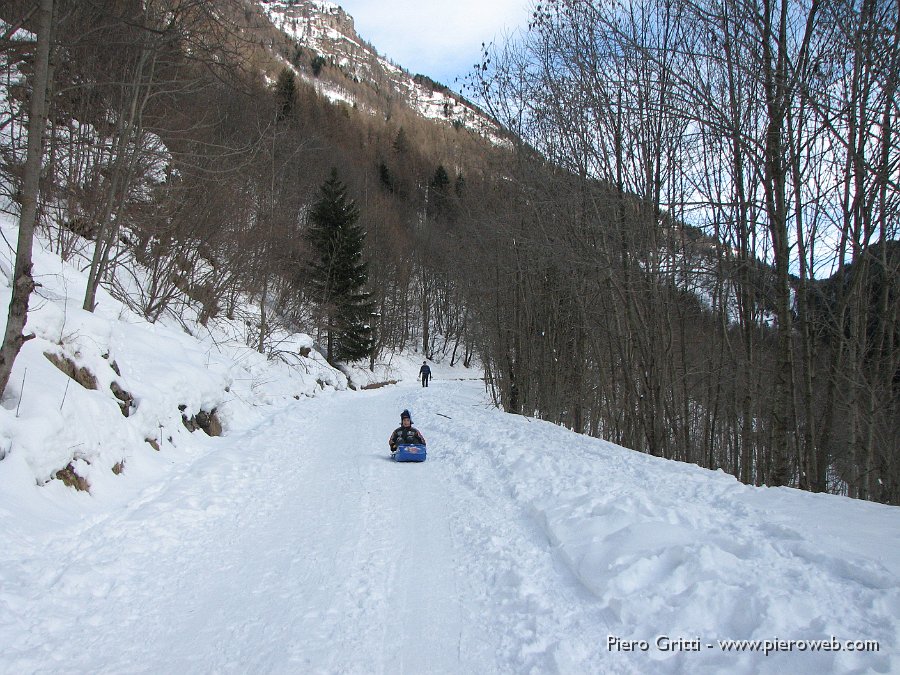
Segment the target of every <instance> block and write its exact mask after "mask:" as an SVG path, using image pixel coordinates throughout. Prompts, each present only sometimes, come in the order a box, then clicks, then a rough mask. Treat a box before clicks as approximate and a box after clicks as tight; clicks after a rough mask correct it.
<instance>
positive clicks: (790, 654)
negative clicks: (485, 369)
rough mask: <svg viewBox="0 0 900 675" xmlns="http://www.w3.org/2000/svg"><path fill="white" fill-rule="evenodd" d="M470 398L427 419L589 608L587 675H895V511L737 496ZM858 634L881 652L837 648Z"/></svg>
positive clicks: (898, 589) (694, 470)
mask: <svg viewBox="0 0 900 675" xmlns="http://www.w3.org/2000/svg"><path fill="white" fill-rule="evenodd" d="M475 403H476V401H474V400H473V401H471V405H470V407H469V410H468V411H467V412H466V414H464V415H462V416H460V417H454V420H453V421H452V422H451V421H447V420H445V419H442V418H435V421H436V424H437V425H439V426H440V428H441V429H442V431H443V432H444V433H445V434H446V435H447V436H448V438H449V439H450V442H451V445H454V446H455V445H459V446H462V447H466V448H467V455H469V456H467V457H465V458H459V463H458V467H457V468H458V470H459V471H460V472H462V473H463V474H468V475H469V480H470V481H471V482H472V484H473V485H476V486H478V489H484V490H487V489H494V490H496V489H503V490H507V491H508V493H509V496H510V498H511V499H512V500H514V501H515V503H516V504H518V506H519V507H520V509H521V513H522V514H524V517H526V518H527V519H528V520H530V521H531V522H532V523H534V525H535V527H537V528H538V529H539V531H540V532H541V533H542V534H543V535H544V536H545V537H546V541H547V545H548V547H549V548H550V549H551V550H552V551H553V553H554V556H555V557H556V558H557V559H558V561H559V562H560V564H561V565H563V566H564V567H565V568H566V569H567V570H569V572H570V573H571V574H572V576H573V577H574V578H575V579H576V580H577V581H578V583H579V584H580V585H582V586H583V588H584V589H585V590H586V591H588V592H589V593H590V595H591V596H592V597H593V598H594V599H595V601H596V603H597V607H598V608H600V609H601V610H602V612H603V617H604V621H605V622H606V627H605V629H604V631H603V634H602V635H598V640H603V641H604V649H605V648H606V647H607V646H609V647H610V650H609V652H610V661H609V663H608V664H607V665H606V666H604V667H602V668H599V669H598V672H613V671H615V672H620V670H619V668H620V667H621V672H647V669H648V668H651V669H652V670H653V671H654V672H695V671H699V670H704V671H714V672H729V673H736V672H745V673H757V672H795V673H796V672H809V673H825V672H834V673H845V672H883V673H884V672H900V660H898V655H897V649H898V645H900V633H898V630H900V509H898V508H896V507H889V506H883V505H879V504H872V503H867V502H860V501H856V500H851V499H847V498H842V497H836V496H833V495H816V494H809V493H805V492H801V491H798V490H792V489H787V488H780V489H769V488H753V487H748V486H745V485H742V484H740V483H739V482H737V481H736V480H735V479H734V478H733V477H732V476H729V475H726V474H724V473H722V472H713V471H708V470H705V469H701V468H699V467H696V466H693V465H687V464H682V463H678V462H672V461H666V460H662V459H658V458H653V457H649V456H646V455H641V454H638V453H635V452H633V451H630V450H627V449H625V448H621V447H619V446H616V445H613V444H611V443H606V442H604V441H601V440H596V439H590V438H586V437H582V436H578V435H575V434H572V433H569V432H567V431H566V430H564V429H561V428H559V427H557V426H555V425H552V424H549V423H546V422H540V421H535V420H528V419H524V418H521V417H515V416H511V415H504V414H501V413H497V412H495V411H491V410H484V409H480V408H479V407H478V406H477V405H475ZM474 439H477V441H475V440H474ZM473 441H474V442H473ZM660 638H662V639H661V640H660V643H659V644H658V645H657V643H656V641H657V640H658V639H660ZM833 638H835V639H836V640H837V641H838V643H840V646H841V647H842V648H841V650H840V651H835V650H834V645H835V644H837V643H832V642H831V641H832V639H833ZM729 639H734V640H741V639H747V640H762V641H768V642H769V644H768V646H769V648H770V649H769V652H770V653H769V654H768V656H764V655H763V654H762V653H754V652H751V651H749V649H753V647H750V648H743V649H740V650H739V649H737V648H735V649H734V650H733V651H728V650H727V648H726V647H724V646H720V644H719V641H725V640H729ZM608 640H609V641H611V642H610V644H609V645H607V641H608ZM779 640H780V641H781V644H780V646H773V645H775V644H776V643H777V642H778V641H779ZM791 640H796V641H803V640H825V641H828V642H829V645H828V646H825V647H824V648H822V645H821V644H818V645H816V644H812V645H811V644H809V643H805V642H797V643H795V644H793V645H791V644H789V643H788V642H787V641H791ZM866 640H870V641H877V643H878V647H879V651H878V652H876V653H860V652H858V651H849V650H848V648H849V649H854V648H858V647H865V645H860V644H856V641H866ZM848 642H849V643H851V644H849V645H848V644H847V643H848ZM626 643H630V644H626ZM710 645H711V646H710ZM766 646H767V645H766V644H765V643H762V644H760V646H759V647H760V648H761V649H765V647H766ZM629 648H630V650H631V651H627V652H626V651H625V650H626V649H629ZM779 649H780V650H781V651H777V650H779ZM787 649H790V651H784V650H787ZM816 649H818V651H814V650H816ZM697 652H699V653H697ZM612 664H618V665H617V667H616V668H613V667H612Z"/></svg>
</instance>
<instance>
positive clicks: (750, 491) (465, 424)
mask: <svg viewBox="0 0 900 675" xmlns="http://www.w3.org/2000/svg"><path fill="white" fill-rule="evenodd" d="M403 408H409V409H411V410H412V413H413V420H414V422H415V424H416V426H417V427H418V428H419V429H421V430H422V431H423V433H424V434H425V436H426V438H427V440H428V448H429V457H428V460H427V461H426V462H425V463H423V464H417V465H401V464H396V463H394V462H392V461H390V460H389V458H388V455H387V445H386V442H387V437H388V435H389V434H390V432H391V430H392V429H393V428H394V427H395V426H396V425H397V422H398V413H399V411H400V410H402V409H403ZM5 464H6V461H4V462H0V482H2V485H3V490H2V492H0V522H3V524H4V526H3V528H2V530H0V633H2V635H3V636H4V648H3V650H2V651H0V672H2V673H16V674H20V673H32V672H43V673H45V672H73V673H74V672H92V673H120V672H134V673H170V672H180V673H181V672H186V673H211V672H218V673H250V672H253V673H257V672H266V673H298V672H316V673H416V674H418V673H473V672H478V673H532V672H533V673H553V672H559V673H573V674H575V673H578V674H581V673H646V672H654V673H689V672H714V673H748V674H749V673H787V672H790V673H817V674H819V673H849V672H858V673H865V672H872V673H875V672H877V673H890V672H900V660H898V653H897V646H898V626H900V616H898V613H900V610H898V608H900V589H898V574H900V512H898V509H896V508H893V507H887V506H882V505H877V504H871V503H864V502H857V501H852V500H849V499H846V498H841V497H835V496H827V495H811V494H807V493H802V492H798V491H795V490H789V489H757V488H750V487H745V486H742V485H740V484H738V483H737V482H736V481H735V480H734V479H733V478H731V477H728V476H726V475H724V474H721V473H714V472H710V471H705V470H702V469H699V468H697V467H694V466H689V465H681V464H677V463H675V462H668V461H664V460H659V459H655V458H651V457H647V456H642V455H637V454H635V453H633V452H631V451H628V450H626V449H624V448H619V447H616V446H614V445H611V444H609V443H605V442H603V441H598V440H595V439H590V438H585V437H582V436H578V435H575V434H572V433H570V432H568V431H566V430H564V429H561V428H559V427H556V426H554V425H551V424H548V423H542V422H535V421H531V420H528V419H526V418H522V417H518V416H512V415H507V414H504V413H501V412H498V411H496V410H495V409H493V408H492V407H491V406H489V405H488V404H487V403H486V399H485V395H484V390H483V384H481V383H478V382H460V381H452V380H444V379H440V378H437V379H435V380H434V381H433V382H432V386H430V387H429V388H428V389H424V388H421V387H419V386H417V385H415V384H412V383H407V384H405V385H400V386H393V387H385V388H381V389H377V390H370V391H360V392H334V391H332V392H325V393H323V394H322V395H320V396H317V397H315V398H303V399H301V400H299V401H293V402H291V403H289V404H287V405H284V406H281V407H278V408H271V409H268V410H267V412H266V414H264V415H260V416H259V417H257V419H255V420H254V421H253V422H251V423H248V424H244V425H240V426H239V427H238V426H234V427H232V429H231V430H230V433H229V435H227V436H224V437H222V438H215V439H209V442H208V443H207V444H205V445H204V446H203V447H202V448H199V447H198V448H196V449H195V450H193V451H192V452H191V453H189V454H187V455H185V454H177V453H173V452H162V453H159V454H158V455H156V454H153V455H152V456H151V458H150V459H147V460H145V461H143V462H142V463H140V464H139V465H138V466H136V467H135V470H134V471H133V472H132V473H131V475H130V477H129V476H128V475H127V474H126V475H123V477H121V480H120V481H119V483H118V486H119V487H118V489H115V490H113V489H104V490H102V491H100V492H99V493H98V494H95V495H93V496H91V495H88V494H85V493H76V492H74V491H72V490H68V489H65V488H63V487H62V486H61V485H55V486H54V485H50V486H45V487H43V488H37V487H35V486H34V485H33V484H32V485H23V484H22V482H21V481H20V480H18V478H19V477H17V476H16V475H13V474H11V473H10V472H7V471H3V470H2V469H3V467H4V465H5ZM742 639H747V640H754V641H759V642H757V643H755V644H756V645H757V647H756V649H757V651H753V650H751V648H749V647H745V648H743V649H738V648H736V647H728V646H726V645H725V643H724V642H723V641H726V640H742ZM821 641H824V642H821ZM863 641H874V642H870V643H869V645H868V647H869V648H870V649H872V648H874V647H873V645H874V644H875V643H876V642H877V648H878V651H858V650H855V649H856V648H861V647H865V646H866V645H865V643H864V642H863ZM626 642H628V643H629V644H630V645H631V647H632V649H631V650H629V651H625V650H624V646H623V645H625V643H626ZM675 647H677V649H676V648H675ZM837 648H840V650H837ZM850 649H854V651H850ZM760 650H762V651H760ZM765 650H768V654H765V653H764V651H765ZM776 650H778V651H776Z"/></svg>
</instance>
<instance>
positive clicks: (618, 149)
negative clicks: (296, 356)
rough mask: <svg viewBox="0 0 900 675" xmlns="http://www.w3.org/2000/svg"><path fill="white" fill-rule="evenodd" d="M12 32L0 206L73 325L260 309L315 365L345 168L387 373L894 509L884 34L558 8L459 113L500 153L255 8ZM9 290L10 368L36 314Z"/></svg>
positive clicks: (477, 79)
mask: <svg viewBox="0 0 900 675" xmlns="http://www.w3.org/2000/svg"><path fill="white" fill-rule="evenodd" d="M0 19H2V20H3V21H4V22H5V26H3V32H2V35H0V77H2V78H3V83H2V88H0V92H2V93H3V99H2V106H0V154H2V160H0V190H2V191H3V197H5V201H7V202H8V203H9V204H10V208H13V209H14V210H16V212H17V214H19V215H20V216H21V218H22V223H23V227H22V228H21V229H22V231H23V232H25V234H26V235H28V232H27V230H26V226H27V225H29V224H31V225H33V226H36V227H37V228H39V230H40V231H41V232H42V233H43V234H44V235H45V236H46V238H47V239H48V240H49V241H51V242H52V245H53V247H54V250H55V251H56V252H57V253H58V254H59V255H60V256H62V257H63V258H65V259H70V258H75V259H77V260H80V261H83V265H84V268H85V270H86V271H87V272H88V275H89V276H88V279H89V280H88V284H87V287H86V288H85V289H84V308H85V309H87V310H89V311H90V310H92V309H93V307H94V305H95V302H96V290H97V288H98V287H99V285H100V284H103V285H104V287H106V288H108V289H109V290H110V291H111V292H112V293H113V294H114V295H116V297H118V298H121V299H122V300H124V301H126V302H127V303H129V305H130V306H132V308H133V309H135V310H136V311H138V312H140V313H141V314H142V315H143V316H145V317H147V318H148V319H150V320H151V321H152V320H155V319H157V318H159V317H160V316H162V315H164V314H166V315H167V316H175V317H178V316H180V315H182V314H183V313H185V312H198V313H199V316H200V319H201V320H208V319H210V318H212V317H215V316H218V315H220V314H222V315H226V316H232V315H233V313H234V312H235V311H237V310H236V308H237V307H238V306H239V305H240V303H239V300H240V299H241V298H247V297H250V298H253V299H254V301H255V304H256V306H257V312H256V313H254V314H253V315H250V316H246V317H240V318H243V319H244V320H245V322H246V324H247V326H248V341H250V342H252V344H253V345H254V346H255V347H256V348H257V349H258V350H259V351H260V352H263V353H267V354H269V355H271V356H272V357H273V358H277V355H278V351H279V345H278V344H277V343H276V342H275V341H274V340H273V339H272V335H273V330H274V328H275V327H286V328H289V329H293V330H297V331H303V332H308V333H309V334H310V335H313V336H315V337H316V338H317V339H318V340H319V341H320V344H323V343H325V342H327V341H328V340H329V339H330V338H331V337H332V336H331V332H330V331H329V326H330V324H329V318H328V317H329V311H328V309H327V308H324V307H323V305H322V303H321V302H319V301H317V295H316V292H317V291H316V288H317V283H316V280H315V279H314V278H312V277H311V276H310V275H311V274H314V271H315V269H316V263H317V259H316V256H317V252H316V251H315V250H314V247H312V246H310V237H309V233H310V229H311V226H310V212H311V208H312V206H313V204H314V203H315V202H316V200H317V199H318V198H319V197H318V195H319V194H320V190H321V188H322V186H323V185H324V184H325V183H326V180H328V179H329V176H331V175H332V174H331V171H332V169H335V170H336V176H337V177H338V178H339V179H340V181H341V184H342V185H344V186H346V189H347V193H346V194H347V195H348V196H349V197H351V198H352V200H353V202H354V205H355V207H356V209H358V223H359V225H360V226H361V228H362V230H363V231H364V233H365V237H364V245H363V249H362V253H363V256H364V258H365V261H366V263H367V270H368V274H367V278H366V287H367V294H368V301H369V302H370V303H371V305H370V306H371V312H370V317H371V326H370V328H371V351H370V354H369V359H370V361H371V362H374V360H375V359H376V358H377V357H378V356H379V354H381V353H387V352H390V351H391V350H397V349H402V348H410V347H413V348H416V349H418V350H420V351H421V352H422V353H423V354H424V355H426V356H428V357H435V358H438V359H448V360H451V361H464V362H466V363H470V362H473V359H478V360H480V362H481V363H482V364H483V365H484V367H485V374H486V379H487V386H488V387H489V388H490V389H491V391H492V392H493V394H494V396H495V400H496V401H497V402H498V403H499V404H500V405H502V406H503V407H504V408H505V409H506V410H508V411H510V412H516V413H521V414H524V415H529V416H536V417H540V418H542V419H547V420H551V421H554V422H556V423H559V424H562V425H565V426H567V427H569V428H571V429H573V430H575V431H579V432H582V433H587V434H591V435H595V436H600V437H604V438H607V439H609V440H611V441H614V442H616V443H620V444H622V445H625V446H627V447H631V448H634V449H635V450H638V451H643V452H649V453H652V454H654V455H658V456H661V457H667V458H671V459H677V460H682V461H688V462H694V463H697V464H700V465H702V466H706V467H710V468H722V469H724V470H725V471H728V472H729V473H733V474H734V475H735V476H737V477H738V478H739V479H740V480H742V481H744V482H746V483H749V484H767V485H790V486H794V487H799V488H802V489H807V490H812V491H829V492H836V493H841V494H848V495H850V496H853V497H858V498H863V499H872V500H876V501H883V502H887V503H894V504H896V503H900V457H898V456H897V448H898V447H900V375H898V374H900V316H898V311H900V310H898V307H900V301H898V297H900V287H898V286H900V284H898V265H900V249H898V243H897V240H898V233H897V228H898V221H897V207H898V190H897V176H898V159H900V152H898V145H897V141H896V126H897V117H898V106H897V95H896V88H897V78H898V73H900V12H898V8H897V6H896V5H890V4H889V3H880V2H874V1H872V0H862V1H861V2H853V1H850V0H841V1H839V2H834V3H827V4H826V5H821V4H820V3H818V2H812V3H809V2H798V1H797V0H780V2H777V3H771V2H757V1H756V0H725V1H723V2H708V3H704V2H701V3H696V2H683V1H682V0H668V1H666V2H656V1H642V2H640V3H632V4H630V5H628V6H627V7H623V6H619V5H613V4H607V3H600V2H596V1H595V2H588V1H587V0H558V1H551V2H544V3H541V4H538V5H536V6H535V15H534V21H533V23H532V25H531V27H530V29H529V30H528V31H527V32H526V33H524V34H523V35H520V36H518V37H517V38H516V39H514V40H511V41H510V42H508V43H506V44H499V45H494V46H492V47H491V48H490V49H489V51H488V53H486V55H485V56H486V58H485V63H484V64H483V66H482V67H481V68H479V70H478V71H477V72H476V73H475V74H474V75H473V76H472V78H471V80H470V82H469V87H470V89H471V91H472V92H473V95H474V96H476V97H477V99H478V102H479V103H480V105H481V106H482V107H483V108H484V109H485V110H487V111H488V112H489V113H490V114H491V115H493V116H494V117H495V118H496V119H497V120H499V121H500V122H501V123H502V124H503V125H504V126H505V127H506V128H507V129H508V130H509V131H510V132H511V138H512V139H514V140H513V141H512V142H511V143H510V145H509V146H508V147H506V146H504V145H495V144H492V143H490V142H488V141H486V140H484V139H483V138H481V137H479V136H478V135H477V134H475V133H473V132H471V131H469V130H467V129H465V128H463V127H461V126H459V125H451V124H448V123H446V122H443V121H436V122H435V121H429V120H425V119H423V118H422V117H420V116H418V115H416V114H415V113H414V112H413V111H412V110H410V109H409V108H408V107H407V106H405V105H404V104H403V103H402V102H401V101H397V100H392V99H391V98H390V97H389V96H387V95H385V94H384V92H385V91H386V89H387V88H386V87H385V86H384V83H379V82H360V81H357V79H358V78H355V76H354V74H353V73H350V72H346V71H344V70H342V68H341V67H340V66H339V65H336V64H335V63H334V62H329V61H328V60H327V59H324V58H322V56H321V55H317V54H314V53H311V52H309V51H306V50H304V49H303V48H302V47H301V46H298V45H296V44H292V43H290V41H287V40H285V38H284V36H283V35H279V34H278V32H277V31H275V30H274V29H273V27H272V26H271V24H270V23H269V22H268V21H267V20H266V18H265V17H264V15H263V14H262V13H261V12H260V9H259V7H258V5H257V4H256V3H254V2H250V1H249V0H223V1H222V2H217V3H215V4H214V6H213V3H208V2H203V1H201V0H150V1H149V2H148V1H144V2H139V1H138V0H90V1H83V0H79V1H77V2H76V1H74V0H40V1H39V2H35V1H31V0H15V1H13V2H8V3H4V7H3V9H2V11H0ZM19 28H22V29H24V30H18V29H19ZM26 31H27V32H26ZM23 33H24V35H23ZM42 48H43V51H42ZM42 55H43V56H42ZM41 64H43V67H41ZM320 78H321V80H323V81H324V80H329V78H330V81H332V82H339V83H340V86H341V87H342V89H343V90H345V91H348V92H351V93H353V94H354V96H355V100H357V101H358V102H364V105H362V104H347V103H342V102H338V103H332V102H329V101H328V100H327V99H326V98H324V97H323V96H321V95H320V94H318V93H317V92H316V88H315V86H313V82H315V81H319V80H320ZM34 92H37V94H38V95H37V96H35V95H34ZM372 110H375V111H376V112H375V114H372V112H371V111H372ZM38 131H39V132H40V134H41V139H40V140H41V141H42V142H38V144H37V146H36V149H35V146H32V150H33V152H31V153H30V152H29V143H33V141H34V138H35V135H36V133H37V132H38ZM35 152H37V153H38V154H37V155H35V154H34V153H35ZM35 156H36V157H37V159H35ZM335 189H337V188H335ZM26 238H27V237H26ZM29 241H30V238H29ZM21 250H22V247H21V245H20V246H19V251H20V252H21ZM319 262H320V261H319ZM136 266H140V267H141V268H142V269H144V270H146V271H147V273H146V274H142V275H140V276H138V275H134V274H132V273H131V272H130V270H133V269H135V268H136ZM13 278H14V287H15V288H16V289H19V290H21V293H20V294H19V305H17V306H16V307H11V312H10V316H11V317H13V315H14V314H15V311H18V312H19V314H18V316H19V319H21V321H20V322H19V323H18V324H17V323H16V322H15V321H10V322H9V323H8V325H7V336H6V340H5V341H4V352H3V354H2V355H0V365H3V366H4V367H9V366H10V365H11V358H14V356H11V354H10V352H8V351H6V347H9V346H11V345H13V344H14V343H16V342H19V343H21V340H22V339H23V337H22V326H23V325H24V316H25V314H24V312H23V311H22V304H21V303H22V298H23V297H24V298H25V303H26V304H25V308H26V309H27V298H28V296H29V294H30V292H31V290H32V288H33V286H32V285H31V284H32V280H31V279H30V277H29V276H28V270H27V269H26V268H25V267H21V268H20V267H19V266H18V265H17V269H16V270H15V271H14V273H13ZM15 303H16V297H14V298H13V304H14V305H15Z"/></svg>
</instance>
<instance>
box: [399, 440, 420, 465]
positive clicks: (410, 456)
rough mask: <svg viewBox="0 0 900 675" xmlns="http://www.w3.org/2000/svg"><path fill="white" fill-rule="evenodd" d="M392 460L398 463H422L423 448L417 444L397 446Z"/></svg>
mask: <svg viewBox="0 0 900 675" xmlns="http://www.w3.org/2000/svg"><path fill="white" fill-rule="evenodd" d="M394 459H395V460H396V461H398V462H424V461H425V446H424V445H421V444H419V443H416V444H415V445H398V446H397V452H395V453H394Z"/></svg>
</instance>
